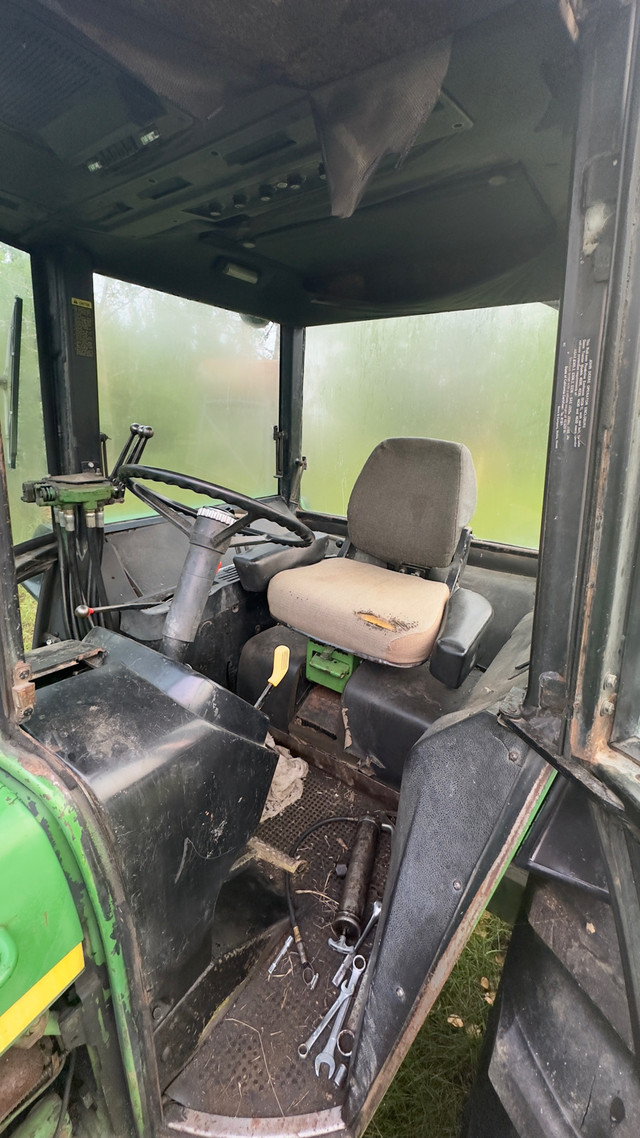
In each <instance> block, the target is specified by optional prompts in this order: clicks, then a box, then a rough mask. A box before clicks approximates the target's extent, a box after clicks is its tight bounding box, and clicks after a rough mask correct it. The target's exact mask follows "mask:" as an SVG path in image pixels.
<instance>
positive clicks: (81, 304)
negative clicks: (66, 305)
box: [71, 296, 93, 308]
mask: <svg viewBox="0 0 640 1138" xmlns="http://www.w3.org/2000/svg"><path fill="white" fill-rule="evenodd" d="M71 303H72V304H75V305H77V307H78V308H93V305H92V303H91V301H90V300H80V298H79V297H77V296H72V297H71Z"/></svg>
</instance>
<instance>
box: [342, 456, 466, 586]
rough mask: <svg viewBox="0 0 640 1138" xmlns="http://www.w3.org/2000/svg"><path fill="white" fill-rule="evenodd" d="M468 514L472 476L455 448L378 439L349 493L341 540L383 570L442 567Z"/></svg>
mask: <svg viewBox="0 0 640 1138" xmlns="http://www.w3.org/2000/svg"><path fill="white" fill-rule="evenodd" d="M475 508H476V473H475V470H474V467H473V459H472V458H471V454H470V452H469V450H468V449H467V447H466V446H464V444H463V443H452V442H446V441H444V440H443V439H417V438H400V439H385V440H384V442H381V443H378V446H377V447H376V448H375V450H374V451H373V452H372V453H371V454H370V455H369V458H368V459H367V461H366V462H365V464H364V466H363V468H362V471H361V472H360V474H359V475H358V479H357V481H356V484H355V486H354V487H353V490H352V492H351V497H350V499H349V506H348V508H347V523H348V529H349V537H350V539H351V541H352V542H353V544H354V545H355V546H356V547H357V549H360V550H362V552H363V553H368V554H370V555H371V556H372V557H378V558H380V559H381V560H382V561H386V562H388V564H390V565H415V566H418V567H420V568H433V567H436V566H437V567H445V566H447V565H449V564H450V563H451V560H452V558H453V555H454V553H455V551H456V547H457V545H458V541H459V539H460V534H461V532H462V529H463V527H464V526H465V525H466V524H467V522H469V521H470V520H471V517H472V515H473V512H474V510H475Z"/></svg>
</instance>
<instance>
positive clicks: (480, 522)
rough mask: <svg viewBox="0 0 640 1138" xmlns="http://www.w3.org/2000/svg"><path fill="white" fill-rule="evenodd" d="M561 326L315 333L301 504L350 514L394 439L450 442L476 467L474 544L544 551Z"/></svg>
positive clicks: (498, 317)
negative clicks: (384, 446)
mask: <svg viewBox="0 0 640 1138" xmlns="http://www.w3.org/2000/svg"><path fill="white" fill-rule="evenodd" d="M557 321H558V316H557V312H556V310H555V309H554V308H552V307H550V306H549V305H544V304H527V305H517V306H510V307H504V308H487V309H478V310H474V311H466V312H445V313H436V314H433V315H428V316H409V317H402V318H393V319H391V320H376V321H373V320H372V321H366V322H362V323H354V324H341V325H337V324H336V325H330V326H328V327H322V328H310V329H308V330H307V339H306V352H305V390H304V423H303V453H304V454H305V455H306V457H307V462H308V469H307V471H306V473H305V475H304V478H303V480H302V497H303V504H304V505H305V506H306V508H307V509H311V510H318V511H320V512H325V513H336V514H345V513H346V508H347V502H348V500H349V495H350V493H351V489H352V487H353V484H354V482H355V479H356V478H357V476H358V474H359V472H360V470H361V469H362V466H363V464H364V462H365V460H366V458H367V457H368V455H369V454H370V453H371V451H372V450H373V448H374V447H375V446H376V444H377V443H379V442H380V441H381V440H382V439H384V438H390V437H393V436H395V435H419V436H423V437H427V438H439V439H452V440H455V441H456V442H462V443H466V445H467V446H468V447H469V450H470V451H471V454H472V455H473V460H474V464H475V467H476V473H477V477H478V506H477V509H476V513H475V517H474V518H473V521H472V528H473V532H474V534H475V536H476V537H479V538H485V539H487V540H491V541H497V542H503V543H505V544H508V545H519V546H528V547H530V548H533V547H537V546H538V542H539V535H540V519H541V514H542V495H543V489H544V474H545V463H546V451H547V438H548V431H549V408H550V403H551V388H552V382H553V365H554V357H555V343H556V335H557Z"/></svg>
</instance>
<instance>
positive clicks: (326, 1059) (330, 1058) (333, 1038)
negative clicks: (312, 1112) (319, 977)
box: [315, 956, 366, 1079]
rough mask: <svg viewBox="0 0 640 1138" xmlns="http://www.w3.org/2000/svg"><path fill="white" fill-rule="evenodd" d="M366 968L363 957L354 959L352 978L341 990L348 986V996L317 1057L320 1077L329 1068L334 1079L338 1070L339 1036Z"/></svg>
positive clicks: (329, 1075) (316, 1068)
mask: <svg viewBox="0 0 640 1138" xmlns="http://www.w3.org/2000/svg"><path fill="white" fill-rule="evenodd" d="M360 961H362V964H360ZM365 968H366V961H365V959H364V957H363V956H356V957H355V958H354V961H353V968H352V971H351V976H350V977H349V979H348V980H345V982H344V984H343V985H342V988H341V992H342V991H344V990H345V985H346V990H347V994H346V995H345V999H344V1000H343V1002H342V1003H341V1004H340V1006H339V1007H338V1010H337V1012H336V1016H335V1019H334V1021H333V1027H332V1028H331V1034H330V1036H329V1038H328V1039H327V1042H326V1044H325V1046H324V1048H323V1050H322V1051H321V1052H320V1054H319V1055H316V1062H315V1071H316V1075H318V1076H319V1075H320V1071H321V1070H322V1068H323V1067H326V1068H327V1078H328V1079H331V1078H332V1077H333V1072H334V1071H335V1069H336V1058H335V1054H336V1044H337V1042H338V1036H339V1034H340V1032H341V1031H342V1027H343V1024H344V1021H345V1019H346V1018H347V1012H348V1011H349V1001H350V999H351V997H352V995H353V993H354V992H355V990H356V988H357V986H358V981H359V979H360V977H361V976H362V973H363V972H364V970H365Z"/></svg>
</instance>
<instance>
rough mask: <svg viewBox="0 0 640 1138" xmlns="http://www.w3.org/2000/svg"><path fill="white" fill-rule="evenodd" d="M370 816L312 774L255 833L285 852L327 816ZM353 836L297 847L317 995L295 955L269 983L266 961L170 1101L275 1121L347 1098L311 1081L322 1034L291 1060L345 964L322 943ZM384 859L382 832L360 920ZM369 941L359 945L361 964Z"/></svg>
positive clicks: (378, 886)
mask: <svg viewBox="0 0 640 1138" xmlns="http://www.w3.org/2000/svg"><path fill="white" fill-rule="evenodd" d="M371 812H374V813H378V814H380V810H379V808H378V806H377V804H376V803H375V802H373V801H372V800H371V799H369V798H368V797H366V796H365V795H364V794H362V793H360V792H359V791H356V790H353V789H351V788H349V787H346V786H343V785H342V784H340V783H337V782H336V781H335V780H334V779H331V778H329V777H328V776H326V775H324V774H322V773H320V772H319V771H316V770H314V769H313V768H310V770H309V774H308V776H307V778H306V779H305V790H304V793H303V796H302V799H300V800H299V801H298V802H296V803H294V804H293V805H292V806H290V807H288V808H287V810H285V811H284V812H283V813H282V814H281V815H280V816H279V817H277V818H273V819H270V820H269V821H268V822H266V823H265V824H264V825H263V826H261V827H260V830H259V836H260V837H261V838H262V839H263V840H264V841H267V842H270V843H271V844H272V845H275V846H277V847H278V848H281V849H283V850H286V851H287V852H288V851H289V850H290V849H291V847H292V845H293V843H294V842H295V840H296V838H297V837H298V836H299V835H300V834H301V833H302V832H303V831H304V830H305V829H307V827H308V826H311V825H312V824H313V823H314V822H316V821H320V820H321V819H323V818H327V817H329V816H332V815H347V816H349V817H353V818H355V819H357V818H359V817H361V816H362V815H363V814H365V813H371ZM354 834H355V825H354V824H353V823H349V822H342V823H338V824H335V823H334V824H331V825H327V826H326V828H325V827H323V828H321V829H319V830H317V831H316V832H315V833H314V834H312V835H310V837H309V838H307V839H306V840H305V841H304V842H303V843H302V845H301V847H300V854H301V855H302V856H303V857H304V859H305V862H306V863H307V864H308V869H307V870H305V871H303V872H302V873H300V874H299V875H296V894H295V896H296V910H297V914H298V918H299V922H300V927H301V929H302V933H303V936H304V939H305V942H306V946H307V951H308V954H309V957H310V959H311V961H312V963H313V965H314V967H315V968H316V970H317V971H318V973H319V977H320V978H319V981H318V985H317V988H316V989H315V991H313V992H310V991H309V989H308V988H307V987H306V986H305V984H304V983H303V980H302V975H301V969H300V962H299V960H298V956H297V954H296V953H295V952H290V953H289V954H288V956H286V957H285V958H284V959H283V960H282V962H281V964H280V965H279V966H278V968H277V969H276V971H275V973H274V974H273V975H272V976H269V975H268V974H267V965H268V963H269V960H267V961H266V962H265V961H263V962H262V963H261V965H260V967H259V970H258V969H257V970H256V972H255V973H254V975H253V976H251V977H250V978H249V980H248V981H247V983H246V984H245V985H244V987H243V988H242V990H241V992H240V993H239V995H238V996H237V998H236V1000H235V1001H234V1003H233V1005H232V1006H231V1007H230V1008H229V1009H228V1011H227V1012H226V1014H225V1016H224V1018H222V1019H220V1020H219V1021H218V1022H217V1024H216V1025H215V1026H214V1028H213V1030H212V1031H211V1033H210V1035H209V1036H208V1037H207V1038H206V1039H205V1040H204V1041H203V1043H202V1044H201V1046H200V1048H199V1050H198V1052H197V1053H196V1055H195V1056H194V1058H193V1059H192V1060H191V1061H190V1063H189V1064H188V1065H187V1066H186V1068H185V1069H184V1071H183V1072H182V1073H181V1074H180V1075H179V1076H178V1077H177V1078H176V1079H175V1080H174V1082H173V1083H172V1084H171V1086H170V1087H169V1088H168V1092H167V1093H168V1094H169V1096H170V1097H171V1098H172V1099H174V1101H176V1102H178V1103H180V1104H182V1105H183V1106H188V1107H191V1108H193V1109H195V1110H201V1111H204V1112H206V1113H209V1114H221V1115H227V1116H232V1117H238V1116H239V1117H278V1116H279V1115H289V1114H306V1113H308V1112H309V1111H316V1110H323V1109H326V1108H328V1107H330V1106H334V1105H335V1104H336V1103H338V1102H340V1101H341V1100H342V1098H343V1096H344V1090H337V1089H336V1087H335V1086H334V1084H333V1082H330V1081H329V1080H327V1078H326V1077H324V1076H322V1077H321V1078H317V1077H316V1075H315V1071H314V1057H315V1055H316V1054H317V1052H318V1051H319V1050H321V1049H322V1044H323V1043H324V1041H325V1038H326V1035H325V1036H324V1037H323V1038H322V1040H321V1041H320V1043H319V1044H318V1045H317V1046H316V1048H315V1049H314V1051H313V1053H312V1055H310V1056H309V1058H307V1059H305V1060H303V1059H300V1058H299V1057H298V1044H299V1043H302V1042H303V1041H304V1040H305V1039H306V1038H307V1037H308V1036H309V1035H310V1033H311V1031H312V1030H313V1028H314V1027H315V1025H316V1024H317V1022H318V1021H319V1020H320V1019H321V1017H322V1016H323V1014H324V1012H325V1011H326V1010H327V1008H329V1007H330V1005H331V1004H332V1003H333V1001H334V999H335V997H336V994H337V992H336V990H335V989H334V988H333V986H332V983H331V980H332V977H333V975H334V973H335V971H336V969H337V967H338V964H339V963H340V961H341V959H342V957H341V956H339V954H338V953H337V952H335V951H334V950H333V949H331V948H330V947H329V945H328V944H327V938H328V937H329V936H331V921H332V918H333V915H334V913H335V911H336V908H337V904H338V899H339V897H340V893H341V887H342V882H341V880H340V879H339V878H338V877H337V876H336V873H335V867H336V865H337V864H339V863H340V862H343V863H344V862H345V861H347V860H348V851H349V848H350V845H351V842H352V840H353V837H354ZM389 852H390V845H389V836H388V834H386V833H382V834H381V837H380V843H379V846H378V855H377V859H376V865H375V869H374V873H373V876H372V880H371V884H370V887H369V896H368V902H367V910H366V915H367V916H368V914H369V913H370V911H371V905H372V903H373V901H374V900H379V899H381V898H382V893H383V890H384V882H385V879H386V873H387V869H388V865H389ZM373 935H374V934H373V932H372V934H371V936H370V938H368V941H367V943H366V944H365V946H364V953H365V956H368V954H369V951H370V948H371V943H372V942H373ZM283 939H284V938H283ZM280 943H282V942H280ZM277 948H278V945H276V949H275V950H274V953H273V955H275V951H277ZM326 1034H328V1031H327V1033H326Z"/></svg>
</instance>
